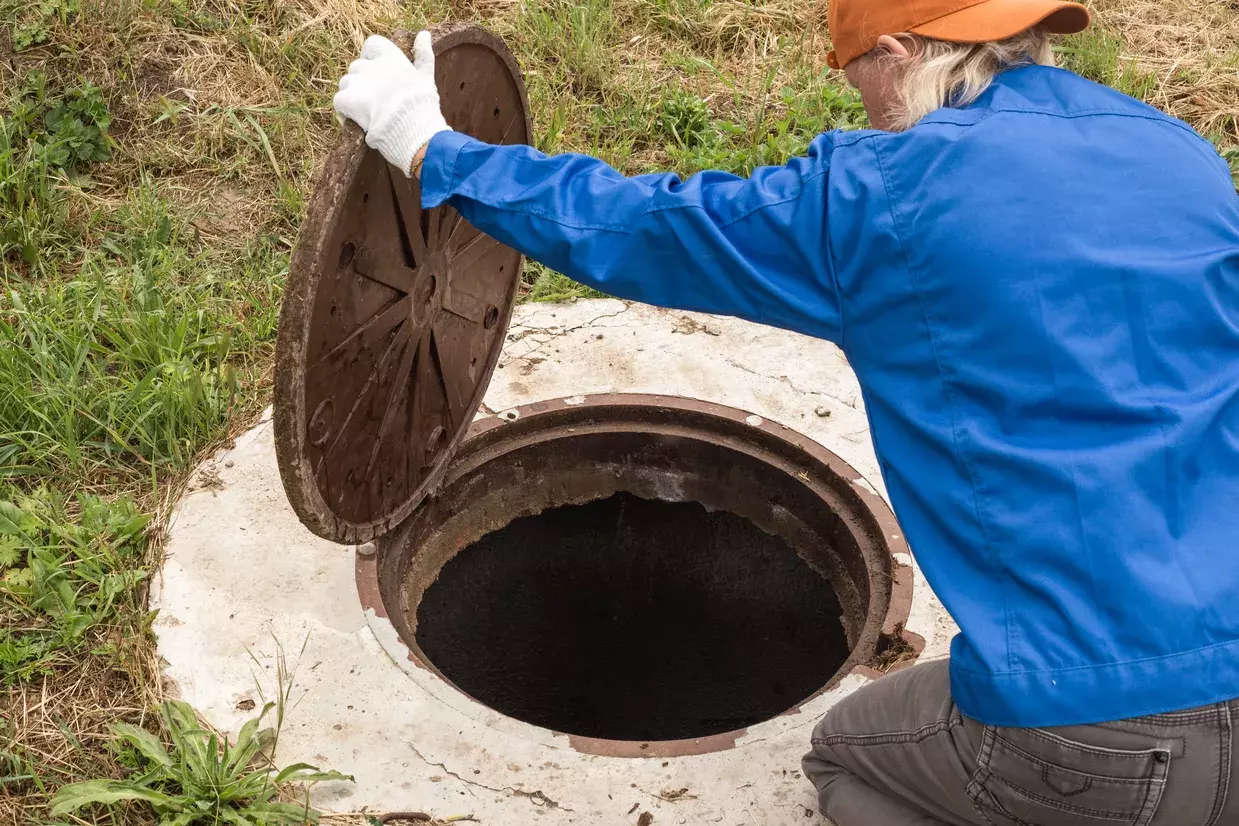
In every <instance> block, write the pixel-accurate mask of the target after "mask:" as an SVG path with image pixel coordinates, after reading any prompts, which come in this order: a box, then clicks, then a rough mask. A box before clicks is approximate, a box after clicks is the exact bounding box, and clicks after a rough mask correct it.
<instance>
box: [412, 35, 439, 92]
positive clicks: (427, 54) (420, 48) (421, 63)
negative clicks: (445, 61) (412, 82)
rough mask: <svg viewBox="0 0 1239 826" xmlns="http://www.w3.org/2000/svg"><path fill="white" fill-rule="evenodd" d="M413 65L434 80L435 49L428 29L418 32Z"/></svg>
mask: <svg viewBox="0 0 1239 826" xmlns="http://www.w3.org/2000/svg"><path fill="white" fill-rule="evenodd" d="M413 67H414V68H415V69H417V70H418V71H419V72H421V73H422V74H424V75H426V76H427V77H429V78H430V79H431V80H434V76H435V50H434V43H433V42H432V41H431V39H430V32H428V31H425V30H423V31H420V32H418V33H417V39H416V40H414V41H413Z"/></svg>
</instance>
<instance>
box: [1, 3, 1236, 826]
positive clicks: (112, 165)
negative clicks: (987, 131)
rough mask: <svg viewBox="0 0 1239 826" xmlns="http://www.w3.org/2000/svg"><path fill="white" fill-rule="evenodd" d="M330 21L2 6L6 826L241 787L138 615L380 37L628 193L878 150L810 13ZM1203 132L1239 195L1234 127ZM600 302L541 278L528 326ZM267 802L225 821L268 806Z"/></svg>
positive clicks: (482, 9)
mask: <svg viewBox="0 0 1239 826" xmlns="http://www.w3.org/2000/svg"><path fill="white" fill-rule="evenodd" d="M319 5H323V4H319V3H309V4H306V3H294V2H287V0H33V2H25V0H22V2H18V0H0V38H7V43H4V44H3V45H0V51H3V52H4V53H5V56H6V60H5V61H0V73H2V74H3V82H0V116H3V120H2V121H0V822H3V823H8V822H15V823H34V824H51V823H66V822H75V823H76V822H84V823H97V824H115V823H124V824H138V825H139V826H144V825H145V824H149V823H153V822H155V819H156V817H155V813H154V811H153V810H152V809H151V807H150V806H146V807H142V806H129V807H127V808H126V807H121V808H119V809H116V808H114V807H110V806H100V805H94V804H91V805H88V806H86V807H84V808H82V809H80V810H78V811H77V812H76V814H70V813H69V812H68V808H67V806H68V803H67V801H69V800H70V798H68V797H67V795H68V794H69V792H61V795H62V796H61V797H60V798H58V800H59V802H60V803H61V804H63V806H62V808H64V811H65V814H56V815H52V814H51V812H50V805H49V804H50V801H51V800H52V799H53V795H55V794H56V792H57V789H62V788H64V787H65V786H66V785H67V784H71V783H73V782H75V781H83V780H88V779H94V780H99V781H103V780H106V781H109V784H110V783H113V782H115V783H121V784H126V783H128V784H131V785H130V786H128V787H125V786H116V785H109V784H100V783H96V784H95V785H94V786H91V787H85V788H83V787H78V788H77V790H76V793H89V794H93V795H95V796H96V799H97V798H98V795H100V794H114V793H117V792H118V791H119V790H122V789H124V788H128V789H129V790H130V791H132V790H133V789H132V786H133V785H135V784H136V785H137V786H142V787H143V788H145V789H148V790H153V792H154V793H157V794H158V795H163V796H164V797H160V798H159V805H160V806H164V805H165V803H164V802H163V801H164V798H165V797H168V798H176V799H177V800H180V801H181V802H180V803H176V804H170V803H169V804H167V806H166V808H165V814H167V816H168V818H169V819H171V820H174V819H175V817H176V816H177V811H176V810H175V807H176V806H182V810H181V811H182V813H183V812H184V811H186V809H185V808H184V807H186V806H189V805H191V804H190V803H188V802H186V801H191V802H192V801H199V800H201V799H203V795H202V794H200V792H203V791H204V789H205V787H206V785H210V784H207V783H206V781H205V780H203V778H206V777H208V776H209V777H211V778H214V780H213V781H212V782H214V781H215V780H223V781H225V782H224V785H228V784H240V783H242V782H246V781H243V778H244V777H245V772H241V771H240V769H241V768H246V767H240V768H238V766H237V765H233V766H231V768H228V762H229V761H228V760H224V759H223V758H222V754H223V752H222V750H220V748H219V746H220V744H219V742H218V741H216V743H215V745H214V746H212V745H211V741H210V735H209V734H207V733H203V734H197V733H194V732H193V730H192V728H191V727H189V723H188V720H189V713H188V712H187V711H185V710H180V711H176V710H175V709H172V708H170V707H165V709H164V712H163V713H162V714H160V715H154V716H152V715H151V713H150V710H151V708H152V707H153V706H154V705H156V704H157V702H158V701H159V700H160V699H161V698H160V697H159V685H158V668H157V664H156V660H155V657H154V652H153V646H152V642H151V636H150V633H149V625H150V620H151V617H150V616H149V615H148V613H147V610H146V606H145V599H146V588H147V585H148V581H149V578H150V576H151V574H152V573H153V571H154V559H153V558H154V557H155V556H156V555H157V551H158V546H159V542H160V539H161V526H162V523H163V521H164V520H165V518H166V516H167V514H168V507H169V504H170V502H171V501H172V500H173V499H174V497H175V494H176V491H177V490H178V486H179V485H180V484H181V483H183V482H184V480H185V476H186V473H187V472H188V471H189V470H190V469H191V468H192V467H194V465H195V463H196V462H197V461H198V459H199V458H200V457H201V456H202V455H203V454H204V452H205V451H208V450H210V449H212V448H213V447H215V446H217V445H219V444H220V443H222V442H224V441H226V439H227V437H228V434H229V432H230V431H231V429H232V428H234V427H236V426H237V425H238V424H242V423H244V422H245V421H246V419H247V417H248V416H249V415H250V414H251V413H253V412H255V411H257V410H258V409H260V408H261V407H262V406H264V405H265V404H267V403H268V402H269V394H270V375H271V354H272V349H273V345H274V338H275V331H276V323H277V312H278V307H279V301H280V294H281V291H282V289H283V285H284V282H285V279H286V277H287V275H288V265H289V264H288V262H289V255H290V251H291V248H292V244H293V242H294V239H295V236H296V231H297V227H298V225H299V222H300V220H301V217H302V214H303V212H304V209H305V203H306V198H307V195H308V193H309V192H310V189H311V186H312V181H313V175H314V172H315V170H316V168H317V165H318V163H319V161H320V160H321V158H322V157H323V154H324V152H325V150H326V148H327V147H328V146H330V144H331V142H332V140H333V139H334V134H335V122H334V119H333V117H332V115H331V112H330V99H331V95H332V92H333V91H334V88H335V82H336V79H337V78H338V77H339V75H340V73H341V72H342V71H343V70H344V68H345V67H346V66H347V64H348V62H349V60H351V59H352V57H353V54H354V52H355V50H356V48H357V45H358V44H359V42H360V37H361V35H362V34H364V33H366V32H370V31H383V32H388V31H391V30H392V29H393V28H395V27H397V26H405V27H407V28H412V29H416V28H418V27H420V26H421V25H423V24H424V23H426V22H429V21H446V20H449V19H472V20H478V21H480V22H484V23H485V24H487V25H488V26H490V27H491V28H492V29H494V30H496V31H497V32H499V33H500V34H501V35H502V36H503V37H504V38H505V39H506V40H507V42H508V43H509V44H510V45H511V47H512V48H513V50H514V51H515V53H516V54H517V56H518V58H519V60H520V62H521V64H522V67H523V69H524V71H525V74H526V80H527V85H528V89H529V98H530V105H531V108H532V111H533V116H534V122H535V138H536V143H537V144H538V145H539V147H541V148H542V149H544V150H547V151H551V152H560V151H578V152H588V153H591V154H594V155H596V156H598V157H601V158H603V159H604V160H606V161H607V162H609V163H611V164H613V165H614V166H616V167H617V168H618V169H620V170H622V171H623V172H625V173H629V174H635V173H642V172H650V171H655V170H668V169H670V170H675V171H676V172H678V173H680V174H681V175H690V174H692V173H694V172H696V171H699V170H702V169H721V170H726V171H730V172H733V173H736V174H741V175H743V174H747V173H749V172H751V171H752V170H753V169H754V168H756V167H757V166H761V165H765V164H777V163H782V162H784V161H785V160H786V159H787V158H789V157H791V156H793V155H796V154H799V153H802V152H803V151H804V150H805V149H806V147H807V146H808V144H809V142H810V141H811V140H812V139H813V138H814V137H815V136H816V135H817V134H819V133H820V132H823V131H826V130H829V129H834V128H845V129H847V128H856V127H860V126H863V125H864V124H865V118H864V113H863V108H862V107H861V105H860V101H859V99H858V97H857V95H856V94H855V93H854V92H852V91H849V90H848V89H846V88H845V87H844V85H843V84H842V83H841V78H840V77H839V76H838V75H837V74H836V73H830V72H824V71H823V70H822V68H821V67H822V65H823V57H824V51H825V48H826V40H825V38H824V37H820V36H815V35H814V33H813V32H812V30H811V27H810V26H808V25H806V24H805V21H807V20H812V19H817V17H820V13H821V9H815V8H813V7H812V6H811V4H808V3H803V2H797V0H755V1H754V2H739V1H738V0H526V2H524V3H508V2H498V0H455V1H454V2H453V0H434V2H431V3H419V4H409V5H407V6H406V5H405V4H402V3H398V2H397V1H396V0H357V2H356V3H333V4H328V5H330V6H331V8H332V9H334V10H335V11H336V14H334V15H328V16H326V17H321V19H316V18H318V15H317V13H315V12H312V11H309V9H311V8H315V9H316V8H318V7H319ZM323 8H327V5H323ZM10 53H11V54H10ZM1061 57H1062V59H1063V61H1064V63H1065V64H1066V65H1067V66H1068V67H1069V68H1072V69H1075V70H1077V71H1080V72H1081V73H1083V74H1085V75H1087V76H1089V77H1091V78H1093V79H1095V80H1098V81H1100V82H1103V83H1108V84H1111V85H1114V86H1116V87H1117V88H1120V89H1122V90H1123V91H1126V92H1128V93H1131V94H1135V95H1137V96H1140V97H1145V98H1147V99H1155V98H1156V96H1157V95H1158V94H1159V90H1162V87H1161V86H1160V85H1159V84H1162V83H1163V82H1164V80H1165V79H1164V78H1161V77H1159V75H1158V74H1157V73H1155V72H1151V71H1147V70H1145V69H1143V68H1141V66H1142V64H1141V62H1140V60H1139V55H1136V54H1134V53H1133V52H1132V50H1131V47H1130V45H1129V44H1126V43H1125V42H1124V41H1123V40H1122V39H1121V33H1115V32H1111V31H1108V30H1101V29H1098V30H1095V31H1094V32H1091V33H1089V34H1087V35H1082V36H1077V37H1074V38H1071V39H1069V40H1068V41H1067V42H1066V43H1065V44H1064V46H1063V49H1062V51H1061ZM1199 71H1200V69H1199V68H1198V67H1197V68H1192V69H1191V70H1190V71H1189V70H1188V69H1186V68H1185V69H1184V70H1183V71H1182V72H1178V73H1176V74H1175V76H1174V77H1173V78H1172V80H1173V82H1174V83H1176V84H1178V86H1179V87H1182V89H1188V90H1190V84H1191V83H1192V82H1193V78H1192V73H1194V72H1199ZM1182 89H1181V90H1180V91H1182ZM1177 99H1180V100H1187V99H1190V95H1184V94H1180V95H1179V97H1178V98H1177ZM1208 122H1209V124H1210V128H1212V129H1213V130H1214V134H1213V135H1212V136H1213V137H1214V138H1215V139H1216V140H1217V142H1218V144H1219V146H1220V147H1221V149H1222V151H1223V154H1224V156H1225V157H1226V158H1227V160H1228V161H1229V162H1230V164H1231V166H1232V169H1234V170H1235V174H1236V176H1237V181H1239V142H1237V141H1236V140H1235V137H1234V135H1232V134H1231V133H1232V132H1234V129H1235V126H1236V125H1235V123H1234V121H1233V118H1232V119H1231V120H1230V121H1227V120H1226V118H1225V117H1212V118H1211V119H1209V121H1208ZM595 295H597V293H595V292H593V291H591V290H587V289H585V288H584V287H582V286H581V285H579V284H576V283H574V282H572V281H571V280H570V279H568V278H566V277H565V276H563V275H561V274H559V273H556V272H553V271H551V270H549V269H547V268H545V267H542V266H541V265H538V264H534V263H530V264H529V265H528V266H527V267H526V272H525V289H524V296H523V297H524V300H529V301H553V300H563V299H569V298H574V297H590V296H595ZM31 707H37V708H39V709H40V711H39V715H33V716H32V715H30V714H29V713H28V712H27V711H26V710H27V709H29V708H31ZM173 714H177V715H180V716H179V717H177V718H176V720H174V719H173V717H172V716H171V715H173ZM178 721H179V722H178ZM118 722H119V723H125V724H127V725H128V726H132V725H138V724H141V723H145V725H144V726H143V728H144V730H146V731H149V732H150V733H151V735H154V737H155V738H157V739H158V740H159V742H160V743H161V744H162V745H161V746H160V748H165V747H166V748H167V749H168V750H167V751H166V752H165V754H166V755H167V757H168V759H170V760H172V762H173V763H174V764H176V765H177V766H181V765H185V766H188V764H189V761H190V760H191V758H190V757H189V755H190V754H191V753H192V754H196V755H200V756H203V757H204V760H203V761H200V762H199V763H198V764H197V768H195V769H194V770H193V771H191V772H189V773H188V774H187V773H186V772H184V771H181V770H180V769H179V768H178V769H177V771H175V772H172V773H168V772H167V771H166V769H167V766H166V763H165V761H164V760H163V758H161V757H159V756H158V752H157V751H156V750H155V748H154V746H153V745H152V743H151V742H150V741H148V740H146V739H145V738H144V736H143V735H140V734H138V733H137V730H135V729H133V728H130V727H127V726H126V725H122V726H120V727H119V728H117V727H116V725H115V724H116V723H118ZM182 723H184V725H182ZM255 736H257V735H255ZM243 752H244V749H243ZM208 758H209V759H208ZM192 760H198V758H197V757H193V758H192ZM199 769H200V770H201V771H199ZM161 772H162V773H161ZM195 772H197V773H195ZM267 776H270V775H269V774H268V775H267ZM195 778H196V779H195ZM200 781H201V782H200ZM248 782H251V783H253V782H258V781H248ZM143 784H145V785H143ZM195 784H197V785H195ZM263 784H265V781H262V783H260V791H259V792H258V793H254V788H252V787H250V786H244V787H241V786H237V789H239V791H238V795H237V796H236V797H235V799H231V800H232V802H229V803H228V804H227V805H228V806H229V807H231V808H232V809H234V810H236V811H241V809H242V808H243V807H244V805H247V803H248V802H249V801H254V800H258V801H259V807H260V808H261V805H265V804H266V802H271V799H270V798H267V799H266V800H265V801H264V800H263V795H264V794H265V791H263V790H265V788H266V786H265V785H263ZM220 787H221V786H220V784H219V783H216V784H215V786H213V787H212V788H220ZM86 796H89V795H86ZM84 799H85V798H84V797H80V798H75V800H84ZM234 804H235V805H234ZM192 805H193V806H197V803H196V802H193V803H192ZM290 816H291V815H290ZM69 818H78V820H70V819H69ZM208 822H210V821H208Z"/></svg>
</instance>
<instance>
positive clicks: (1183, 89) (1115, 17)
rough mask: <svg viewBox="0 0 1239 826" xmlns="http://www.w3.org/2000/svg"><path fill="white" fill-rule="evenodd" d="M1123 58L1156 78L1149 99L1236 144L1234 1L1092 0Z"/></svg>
mask: <svg viewBox="0 0 1239 826" xmlns="http://www.w3.org/2000/svg"><path fill="white" fill-rule="evenodd" d="M1089 5H1090V6H1091V7H1092V8H1093V9H1094V11H1095V12H1096V14H1097V17H1098V18H1099V20H1100V21H1101V23H1102V24H1103V25H1105V26H1107V27H1108V28H1109V29H1111V30H1112V31H1114V32H1115V33H1116V34H1117V35H1118V36H1119V37H1120V38H1121V39H1122V40H1123V42H1124V43H1125V44H1126V51H1125V55H1124V56H1125V57H1127V58H1130V59H1132V60H1134V61H1135V62H1136V64H1137V65H1138V66H1139V67H1141V68H1142V69H1145V70H1147V71H1149V72H1152V73H1153V74H1154V75H1155V77H1156V87H1155V91H1154V93H1153V94H1152V95H1151V96H1150V99H1149V102H1150V103H1152V104H1154V105H1156V106H1158V107H1160V108H1162V109H1164V110H1165V111H1167V112H1169V113H1170V114H1172V115H1175V116H1176V117H1179V118H1182V119H1183V120H1185V121H1187V122H1188V123H1190V124H1192V126H1194V127H1195V128H1196V129H1197V130H1198V131H1199V132H1201V133H1202V134H1205V135H1218V136H1225V137H1224V140H1225V141H1226V143H1227V144H1228V145H1239V4H1236V3H1235V2H1234V0H1092V2H1091V3H1090V4H1089Z"/></svg>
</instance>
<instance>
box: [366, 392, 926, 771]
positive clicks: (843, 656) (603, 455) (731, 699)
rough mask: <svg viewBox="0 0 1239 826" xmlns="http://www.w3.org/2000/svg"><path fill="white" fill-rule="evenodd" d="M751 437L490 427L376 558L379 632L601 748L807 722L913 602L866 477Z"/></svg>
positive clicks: (782, 436) (611, 412) (590, 417)
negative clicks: (796, 718)
mask: <svg viewBox="0 0 1239 826" xmlns="http://www.w3.org/2000/svg"><path fill="white" fill-rule="evenodd" d="M754 420H755V417H746V416H745V414H743V413H740V412H738V411H733V410H730V409H728V408H723V407H719V406H716V405H708V404H702V403H698V402H693V401H688V400H684V399H668V398H660V397H632V396H629V397H625V396H614V397H598V398H595V399H590V400H589V401H587V402H585V403H582V404H576V405H570V404H565V403H563V402H553V403H543V404H539V405H533V406H531V407H530V408H527V409H524V410H521V411H519V412H518V415H517V416H516V417H515V419H511V418H509V419H504V418H492V419H487V420H484V421H482V422H479V423H478V424H477V425H475V427H474V431H473V433H472V434H471V435H470V438H468V439H467V440H466V441H465V442H464V444H463V445H462V447H461V450H460V453H459V454H458V456H457V457H456V458H455V459H454V460H453V462H452V466H451V468H450V469H449V471H448V473H447V477H446V479H445V482H444V485H443V487H442V489H441V490H440V491H439V492H438V494H437V495H436V496H435V497H434V498H433V499H431V500H428V501H427V502H425V503H424V504H423V505H422V506H420V507H419V508H418V509H417V510H415V511H414V513H413V515H412V516H411V517H409V519H407V520H406V521H405V523H404V524H403V525H401V527H400V528H398V529H397V530H396V531H394V532H393V533H391V534H389V535H387V536H385V537H382V538H380V539H379V540H378V545H379V548H380V557H379V563H378V566H377V571H376V573H377V576H378V583H377V585H378V590H379V592H380V594H381V597H382V604H383V606H384V609H385V613H386V614H387V615H388V616H389V617H390V619H391V620H392V622H393V623H394V624H395V625H396V628H397V630H398V631H399V632H400V634H401V636H402V638H403V639H404V641H405V643H406V644H407V645H408V646H409V648H410V649H411V651H412V654H413V656H414V657H415V658H416V659H417V661H418V662H419V663H420V664H421V665H423V666H425V667H427V668H430V669H432V670H433V671H435V672H436V673H438V674H439V675H440V676H441V677H443V678H444V679H446V680H448V681H449V682H451V683H453V684H454V685H455V686H456V687H457V688H458V689H460V690H461V691H463V692H465V693H466V694H469V695H470V696H472V697H473V698H475V699H476V700H478V701H480V702H482V703H484V704H486V705H487V706H490V707H491V708H493V709H495V710H496V711H499V712H502V713H504V714H507V715H509V716H512V717H515V718H517V719H519V720H522V721H525V722H528V723H532V724H535V725H539V726H543V727H545V728H549V729H552V730H555V731H560V732H564V733H567V734H570V735H574V742H575V744H576V745H577V746H578V747H584V748H586V749H590V750H600V749H598V748H597V747H596V746H591V745H590V744H591V742H592V743H596V742H597V741H603V740H606V741H611V740H622V741H646V742H648V741H671V740H689V739H694V740H696V739H700V738H707V737H710V736H712V735H721V734H722V733H724V732H734V731H736V730H738V729H744V728H746V727H748V726H751V725H753V724H756V723H759V722H761V721H764V720H768V719H771V718H773V717H776V716H778V715H779V714H782V713H784V712H787V711H789V710H791V709H794V708H796V707H798V706H799V705H801V704H803V703H804V702H805V701H806V700H807V699H809V698H811V697H812V696H814V695H816V694H817V693H818V692H820V691H821V690H823V689H824V688H826V687H827V686H829V685H831V684H833V682H834V681H836V680H837V679H839V678H841V677H842V676H843V675H845V674H847V673H849V672H850V671H852V670H853V669H854V668H858V667H859V668H864V667H866V666H867V665H869V664H871V663H873V662H875V660H876V659H878V658H879V654H880V652H881V651H883V650H886V649H888V648H889V645H890V640H891V636H890V634H891V632H893V631H894V628H895V625H896V623H898V622H901V621H902V620H903V619H906V617H907V610H908V603H909V601H910V596H911V586H910V582H901V581H900V580H907V577H898V576H896V573H897V570H896V568H895V567H894V565H893V563H892V558H891V549H892V546H894V547H898V548H900V549H902V547H903V546H902V544H901V542H900V541H899V539H898V534H897V532H896V531H897V529H896V527H895V523H894V520H893V518H892V517H891V516H890V514H889V511H886V510H885V507H884V506H883V505H881V503H880V500H878V499H877V497H876V496H873V495H872V494H869V493H868V492H866V491H864V489H863V488H862V487H860V486H859V485H857V484H856V481H855V480H856V474H855V473H854V472H853V471H851V469H850V468H849V467H848V466H847V465H846V464H844V463H843V462H842V461H841V460H839V459H838V458H837V457H835V456H834V455H833V454H831V453H829V452H828V451H826V450H824V449H822V448H821V447H819V446H817V445H816V444H815V443H813V442H812V441H810V440H808V439H805V438H804V437H801V436H798V435H797V434H794V433H791V432H790V431H786V430H784V429H782V428H779V427H777V426H775V427H772V426H770V425H769V424H767V423H762V422H761V421H760V420H756V421H758V422H759V425H758V426H755V425H754V424H752V423H751V422H752V421H754ZM875 506H876V507H875ZM366 564H368V563H366ZM372 570H373V568H372ZM364 590H365V587H364V583H363V591H364ZM884 632H886V633H884ZM895 633H897V632H895ZM733 739H734V738H733ZM601 750H603V751H606V749H605V748H604V749H601Z"/></svg>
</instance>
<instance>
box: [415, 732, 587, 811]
mask: <svg viewBox="0 0 1239 826" xmlns="http://www.w3.org/2000/svg"><path fill="white" fill-rule="evenodd" d="M409 748H411V749H413V753H414V754H416V755H417V758H418V759H419V760H421V761H422V762H423V763H425V764H426V765H427V766H430V767H431V768H435V769H439V770H441V771H442V772H443V773H444V774H446V775H448V776H449V777H453V778H455V779H457V780H459V781H460V782H462V783H464V784H466V785H468V786H477V787H478V788H479V789H486V790H487V791H490V792H498V793H499V794H503V793H504V792H510V793H512V794H514V795H516V796H517V797H524V798H528V800H529V802H530V803H532V804H533V805H535V806H545V807H547V808H549V809H559V810H560V811H564V812H571V811H572V809H569V808H568V807H567V806H562V805H560V804H559V802H558V801H555V800H552V799H551V798H549V797H547V795H546V792H544V791H542V790H541V789H537V790H536V791H532V792H527V791H525V790H524V789H518V788H516V787H515V786H502V787H499V786H488V785H486V784H485V783H479V782H478V781H476V780H470V779H469V778H467V777H462V776H461V775H459V774H457V773H456V772H454V771H452V770H451V769H449V768H448V767H447V766H445V765H444V764H443V763H434V762H432V761H431V760H429V759H427V757H426V755H424V754H422V753H421V752H420V751H418V749H417V746H415V745H413V744H412V743H409Z"/></svg>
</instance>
